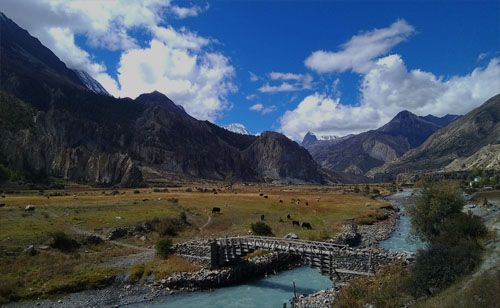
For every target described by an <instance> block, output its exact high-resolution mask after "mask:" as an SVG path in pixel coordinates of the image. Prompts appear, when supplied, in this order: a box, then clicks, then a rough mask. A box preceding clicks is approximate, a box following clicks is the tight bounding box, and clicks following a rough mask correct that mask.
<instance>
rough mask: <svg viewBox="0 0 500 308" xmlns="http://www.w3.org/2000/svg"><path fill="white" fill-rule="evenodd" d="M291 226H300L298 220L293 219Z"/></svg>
mask: <svg viewBox="0 0 500 308" xmlns="http://www.w3.org/2000/svg"><path fill="white" fill-rule="evenodd" d="M292 226H294V227H295V226H297V227H300V222H298V221H296V220H293V221H292Z"/></svg>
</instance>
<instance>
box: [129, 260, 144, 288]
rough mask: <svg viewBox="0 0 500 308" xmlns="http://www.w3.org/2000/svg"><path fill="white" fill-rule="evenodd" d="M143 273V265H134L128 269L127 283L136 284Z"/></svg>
mask: <svg viewBox="0 0 500 308" xmlns="http://www.w3.org/2000/svg"><path fill="white" fill-rule="evenodd" d="M144 271H145V267H144V264H137V265H134V266H133V267H132V268H131V269H130V276H129V281H130V282H132V283H135V282H138V281H139V280H141V278H142V276H143V275H144Z"/></svg>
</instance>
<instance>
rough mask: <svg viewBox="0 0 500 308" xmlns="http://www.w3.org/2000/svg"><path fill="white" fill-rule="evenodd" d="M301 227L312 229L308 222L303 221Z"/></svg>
mask: <svg viewBox="0 0 500 308" xmlns="http://www.w3.org/2000/svg"><path fill="white" fill-rule="evenodd" d="M302 228H304V229H308V230H311V229H312V226H311V224H310V223H308V222H303V223H302Z"/></svg>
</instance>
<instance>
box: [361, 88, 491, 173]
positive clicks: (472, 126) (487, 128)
mask: <svg viewBox="0 0 500 308" xmlns="http://www.w3.org/2000/svg"><path fill="white" fill-rule="evenodd" d="M499 121H500V95H496V96H494V97H492V98H491V99H489V100H488V101H486V102H485V103H484V104H483V105H482V106H480V107H478V108H476V109H474V110H472V111H470V112H469V113H467V114H466V115H464V116H463V117H461V118H459V119H458V120H456V121H454V122H452V123H451V124H450V125H448V126H446V127H444V128H442V129H440V130H438V131H437V132H436V133H434V134H433V135H432V136H430V137H429V138H428V139H427V140H426V141H425V142H424V143H423V144H422V145H420V146H419V147H418V148H415V149H413V150H411V151H409V152H408V153H406V154H405V155H404V156H403V157H401V158H400V159H398V160H396V161H394V162H391V163H388V164H386V165H384V166H382V167H381V168H377V169H374V170H372V171H370V174H369V175H370V176H373V177H377V176H378V177H380V178H387V177H394V176H395V175H396V174H398V173H405V172H410V171H435V170H439V169H441V168H443V167H445V166H447V165H448V164H450V163H451V162H453V161H454V160H456V159H459V160H462V159H464V158H466V157H469V156H471V155H474V154H475V153H477V156H476V158H477V157H480V156H481V153H478V151H480V150H481V149H482V148H483V147H485V146H487V145H495V144H499V143H500V123H499ZM495 148H496V147H494V148H493V149H495ZM485 150H486V149H485ZM472 159H474V158H472Z"/></svg>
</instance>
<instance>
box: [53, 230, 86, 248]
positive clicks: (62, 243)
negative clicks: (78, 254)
mask: <svg viewBox="0 0 500 308" xmlns="http://www.w3.org/2000/svg"><path fill="white" fill-rule="evenodd" d="M50 247H52V248H54V249H57V250H60V251H63V252H70V251H73V250H74V249H76V248H78V247H80V244H79V243H78V242H77V241H76V240H74V239H72V238H70V237H69V236H68V235H67V234H66V233H64V232H62V231H58V232H54V233H52V239H51V243H50Z"/></svg>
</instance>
